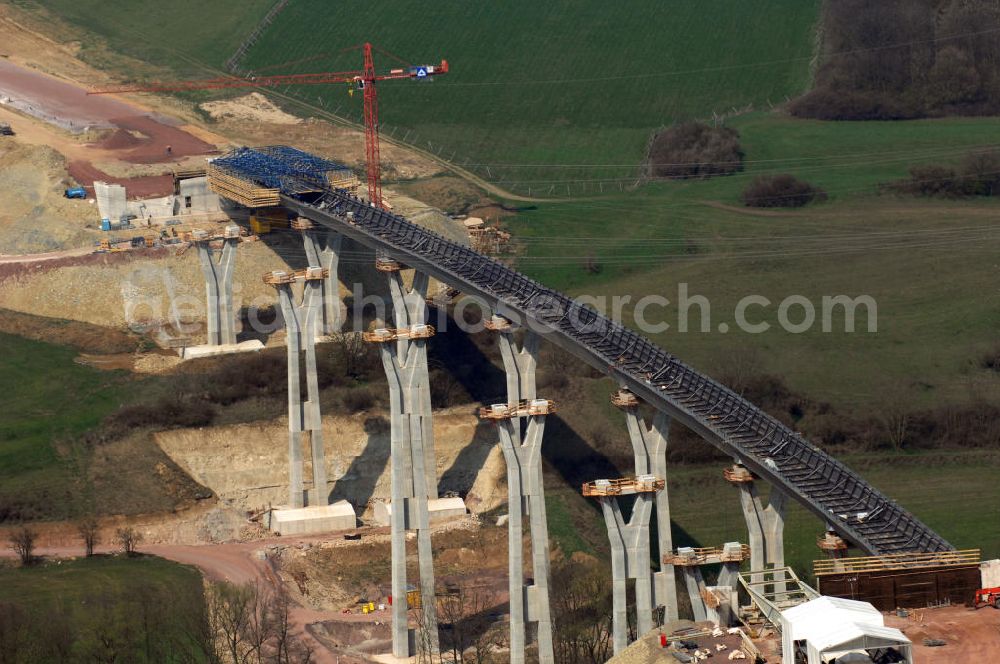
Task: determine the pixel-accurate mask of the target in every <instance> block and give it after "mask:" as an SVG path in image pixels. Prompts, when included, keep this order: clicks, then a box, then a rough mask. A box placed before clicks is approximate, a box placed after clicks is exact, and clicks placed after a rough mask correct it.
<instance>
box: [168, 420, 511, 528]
mask: <svg viewBox="0 0 1000 664" xmlns="http://www.w3.org/2000/svg"><path fill="white" fill-rule="evenodd" d="M386 416H387V414H386V413H382V412H364V413H358V414H357V415H350V416H340V415H332V416H327V417H324V418H323V442H324V447H325V452H326V464H327V468H326V472H327V477H328V478H329V484H328V486H329V492H330V497H331V498H332V499H333V500H341V499H343V500H347V501H349V502H350V503H351V504H353V505H354V507H355V509H356V510H357V512H358V514H359V515H362V516H370V515H371V511H370V510H371V503H372V501H375V500H388V499H389V488H390V487H389V484H390V477H389V422H388V419H387V417H386ZM434 436H435V440H434V443H435V448H434V449H435V453H436V456H437V476H438V480H439V486H440V491H441V492H442V493H443V492H446V491H456V492H459V493H460V494H462V495H464V496H466V503H467V505H468V506H469V508H470V509H472V510H474V511H484V510H488V509H492V508H493V507H495V506H497V505H498V504H499V503H500V502H501V497H503V496H505V492H506V480H505V471H504V465H503V460H502V455H501V454H500V451H499V447H498V445H497V444H496V443H497V438H496V432H495V431H494V429H493V427H487V426H484V425H482V424H481V423H480V421H479V420H478V418H477V417H476V416H475V415H474V414H473V413H472V412H471V410H470V409H469V408H466V407H463V408H458V409H450V410H442V411H437V412H435V413H434ZM155 438H156V442H157V443H158V444H159V446H160V448H161V449H162V450H163V451H164V452H165V453H166V454H167V455H168V456H169V457H170V458H171V459H173V460H174V462H176V463H177V464H178V465H179V466H180V467H181V468H183V469H184V470H185V471H187V473H189V474H190V475H191V477H192V478H194V479H195V480H196V481H197V482H199V483H200V484H203V485H205V486H207V487H209V488H210V489H212V491H214V492H215V493H216V495H218V496H219V498H220V499H221V500H222V501H224V502H226V503H227V504H230V505H232V506H234V507H238V508H240V509H246V510H254V509H258V508H261V507H266V506H267V505H269V504H270V505H275V506H277V505H282V504H285V503H286V502H287V501H288V428H287V420H285V419H284V418H282V419H280V420H274V421H271V422H258V423H253V424H237V425H229V426H221V427H212V428H206V429H181V430H175V431H164V432H161V433H157V434H156V435H155ZM304 458H305V459H306V469H305V476H306V477H310V476H311V472H312V471H311V468H310V465H309V464H310V462H309V454H308V453H306V454H304Z"/></svg>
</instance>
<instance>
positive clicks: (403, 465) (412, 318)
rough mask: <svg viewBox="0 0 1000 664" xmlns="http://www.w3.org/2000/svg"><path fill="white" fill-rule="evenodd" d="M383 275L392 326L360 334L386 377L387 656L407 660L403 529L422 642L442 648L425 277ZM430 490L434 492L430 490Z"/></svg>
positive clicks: (410, 643)
mask: <svg viewBox="0 0 1000 664" xmlns="http://www.w3.org/2000/svg"><path fill="white" fill-rule="evenodd" d="M380 269H382V270H383V271H387V272H389V288H390V291H391V293H392V296H393V306H394V313H395V318H396V321H397V325H398V324H399V323H403V326H400V327H397V329H387V328H379V329H376V330H374V331H373V332H366V333H365V334H364V339H365V340H366V341H369V342H372V343H378V344H379V351H380V354H381V356H382V364H383V366H384V367H385V374H386V377H387V378H388V381H389V410H390V417H391V422H392V430H391V434H390V455H391V467H392V490H391V501H392V502H391V513H390V519H391V521H390V525H391V533H392V535H391V539H392V600H393V601H392V653H393V655H394V656H395V657H400V658H405V657H411V656H413V655H415V654H416V652H414V650H415V649H416V647H417V644H416V636H417V635H416V634H412V637H413V638H411V630H410V629H409V626H408V623H407V615H408V614H407V579H406V531H407V530H415V531H416V534H417V559H418V565H419V569H420V592H421V607H422V610H423V616H422V620H421V621H420V623H421V627H422V633H421V634H420V639H421V642H420V647H421V648H422V649H426V650H429V651H430V653H429V654H433V653H437V652H439V650H440V647H439V641H438V629H437V606H436V602H435V594H434V562H433V557H432V552H431V531H430V517H429V513H428V508H427V501H428V497H429V494H430V492H431V485H432V483H433V484H434V485H436V481H435V480H434V477H435V470H434V466H433V463H434V456H433V448H432V449H431V454H430V456H429V459H430V463H431V467H430V468H429V469H428V468H427V463H428V455H427V454H426V450H425V448H424V445H425V439H424V436H425V432H426V431H428V430H429V429H430V428H431V425H432V423H431V418H430V398H429V392H428V391H426V390H425V388H426V387H427V385H426V383H427V346H426V341H427V339H428V338H430V337H431V336H433V335H434V328H433V327H432V326H430V325H427V324H426V323H425V322H424V320H425V318H424V316H425V312H426V304H425V298H426V296H427V276H426V275H423V274H420V273H417V274H415V275H414V278H413V288H412V289H411V290H410V292H409V293H406V292H405V290H404V288H403V284H402V280H401V279H400V276H399V272H398V266H397V267H396V269H395V270H391V271H390V270H385V269H383V268H380ZM435 493H436V491H435Z"/></svg>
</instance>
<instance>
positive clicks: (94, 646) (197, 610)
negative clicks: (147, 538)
mask: <svg viewBox="0 0 1000 664" xmlns="http://www.w3.org/2000/svg"><path fill="white" fill-rule="evenodd" d="M4 604H7V605H11V606H13V607H15V608H16V611H17V612H18V613H17V614H13V613H12V612H11V611H10V610H8V609H5V610H4V611H3V613H2V615H0V625H2V626H3V627H5V628H7V629H5V631H4V634H5V637H6V640H5V642H4V647H5V653H6V654H7V655H8V656H9V660H5V661H10V662H13V663H20V662H43V661H48V662H51V661H61V662H93V661H103V662H107V661H130V662H148V663H149V664H153V663H154V662H155V663H161V662H163V663H165V662H201V661H208V659H207V658H206V657H205V656H204V650H203V649H201V647H200V645H199V640H204V639H205V638H206V637H205V634H206V632H205V630H204V627H203V624H204V612H205V608H204V598H203V594H202V578H201V574H200V573H199V572H198V570H196V569H195V568H193V567H188V566H186V565H178V564H177V563H172V562H169V561H166V560H163V559H162V558H156V557H153V556H141V557H138V558H121V557H111V556H97V557H94V558H78V559H74V560H64V561H59V562H44V563H41V564H37V565H34V566H31V567H27V568H15V567H10V566H6V567H0V606H2V605H4Z"/></svg>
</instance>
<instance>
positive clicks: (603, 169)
mask: <svg viewBox="0 0 1000 664" xmlns="http://www.w3.org/2000/svg"><path fill="white" fill-rule="evenodd" d="M818 4H819V3H818V2H817V1H815V0H809V1H807V2H803V1H802V0H797V1H796V0H771V2H768V3H766V6H765V7H762V6H761V5H760V4H759V3H732V2H726V1H725V0H710V1H709V2H694V1H692V0H670V1H668V2H663V1H649V0H646V1H643V2H639V3H629V4H626V5H609V4H608V3H606V2H600V1H598V0H583V1H581V0H575V1H569V0H558V1H556V2H545V3H539V2H526V1H525V0H517V1H516V2H504V3H477V4H473V5H469V4H467V3H465V4H456V3H426V2H419V1H417V0H404V1H399V2H392V3H375V4H372V3H367V2H360V1H359V0H348V1H346V2H337V3H328V2H323V1H322V0H299V1H297V2H293V3H290V4H289V6H288V8H287V9H286V10H285V11H284V12H283V13H282V14H281V15H280V17H279V18H278V20H277V21H276V22H275V23H274V24H273V25H272V26H271V27H270V28H269V29H268V30H267V32H266V33H265V34H264V36H263V38H262V39H261V40H260V41H259V42H258V43H257V45H256V46H255V47H254V48H253V49H252V50H251V52H250V54H249V57H248V58H247V60H246V65H247V66H248V67H250V68H251V69H258V70H263V69H264V68H268V69H267V71H281V72H306V71H324V70H328V69H332V70H335V71H342V70H345V69H356V68H358V67H359V65H360V53H358V52H353V53H338V51H340V50H341V49H343V48H345V47H349V46H352V45H355V44H359V43H361V42H364V41H370V42H372V43H373V44H375V45H376V46H381V47H382V48H384V49H386V50H388V51H391V52H392V53H395V54H398V55H399V56H401V57H404V58H406V59H407V60H409V61H411V62H413V63H417V64H420V63H434V62H437V61H439V60H440V59H441V58H446V59H447V60H448V61H449V63H450V65H451V67H452V73H450V74H448V75H447V76H446V77H443V78H441V79H440V80H437V81H435V82H434V83H432V84H418V83H414V82H409V81H394V82H388V83H385V84H384V85H382V86H381V87H380V88H379V98H380V109H379V110H380V114H381V120H382V123H383V131H384V132H390V133H394V134H395V136H396V137H404V136H406V135H407V133H409V138H408V139H407V140H408V142H410V143H413V144H415V145H417V146H419V147H422V148H425V149H426V148H427V147H428V142H430V146H431V147H432V149H433V150H434V151H435V152H437V151H438V150H441V152H442V154H443V155H444V156H445V157H450V156H451V155H452V154H454V158H453V159H454V161H455V162H457V163H464V162H469V163H470V164H471V168H473V169H474V170H475V171H476V172H477V173H480V174H481V175H483V176H485V177H490V178H491V179H501V178H502V179H503V180H505V181H510V180H516V181H517V182H519V183H520V184H519V185H517V186H516V189H517V190H518V191H527V187H528V186H529V185H528V182H527V181H532V182H533V183H534V184H533V185H532V187H533V191H535V192H537V191H540V190H542V189H544V190H548V189H549V186H550V185H549V184H548V181H549V180H553V179H558V180H562V179H565V178H566V177H571V178H573V179H575V180H590V179H593V178H605V179H613V180H617V179H618V178H625V179H630V178H633V176H634V174H635V172H636V166H637V164H638V163H639V162H640V161H641V160H642V156H643V150H644V146H645V144H646V141H647V139H648V137H649V135H650V132H651V131H652V130H654V129H655V128H657V127H659V126H661V125H664V124H669V123H670V122H672V121H673V120H675V119H676V118H684V117H689V116H692V115H696V116H704V115H707V114H710V113H711V111H713V110H714V111H717V112H720V113H722V112H725V111H728V110H729V109H730V108H731V107H733V106H739V107H743V106H745V105H747V104H751V103H752V104H755V105H757V106H761V105H767V104H768V102H769V101H771V102H778V101H781V100H783V99H784V98H785V97H786V96H787V95H796V94H798V93H800V92H801V91H802V90H803V89H804V88H805V87H806V85H807V81H808V71H809V59H810V56H811V53H812V43H813V37H812V34H813V30H812V28H813V24H814V23H815V21H816V18H817V6H818ZM282 63H289V64H285V65H282ZM376 65H377V67H379V69H388V68H390V67H393V66H398V63H396V62H395V61H393V60H392V59H391V58H388V57H387V56H384V55H382V54H377V55H376ZM290 92H291V93H292V94H295V95H297V96H299V97H301V98H303V99H306V100H308V101H309V102H312V103H319V104H321V105H322V106H324V107H325V108H328V109H336V108H338V107H340V113H341V114H344V115H347V116H348V117H353V118H355V119H359V118H360V113H361V99H360V95H355V96H354V97H353V98H349V97H348V96H347V94H346V90H345V88H344V86H334V87H316V86H313V87H311V88H310V87H305V88H301V89H299V90H295V89H291V90H290ZM595 164H597V165H599V166H594V165H595ZM553 165H555V166H553ZM561 165H565V166H561ZM581 165H582V166H581ZM487 167H489V170H487ZM563 193H565V192H563Z"/></svg>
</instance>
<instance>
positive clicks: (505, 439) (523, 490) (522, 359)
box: [480, 316, 555, 664]
mask: <svg viewBox="0 0 1000 664" xmlns="http://www.w3.org/2000/svg"><path fill="white" fill-rule="evenodd" d="M486 327H487V329H491V330H494V331H496V332H499V333H500V339H499V341H500V352H501V354H502V356H503V362H504V368H505V369H506V372H507V403H506V404H496V405H493V406H490V407H488V408H483V409H481V410H480V417H482V418H483V419H488V420H492V421H494V422H495V423H496V425H497V429H498V430H499V432H500V445H501V448H502V450H503V455H504V460H505V461H506V463H507V504H508V510H509V514H508V521H507V540H508V548H509V554H508V555H509V559H508V566H509V574H508V580H509V588H510V593H509V595H510V661H511V663H512V664H523V663H524V661H525V651H526V649H527V643H528V636H527V632H528V626H529V624H531V623H534V624H535V625H536V626H537V629H536V639H535V640H536V642H537V645H538V661H539V662H540V663H541V664H551V663H552V662H554V661H555V658H554V654H553V644H552V613H551V609H550V606H549V527H548V520H547V519H546V512H545V490H544V485H543V481H542V434H543V432H544V430H545V417H546V415H548V414H550V413H552V412H554V411H555V406H554V404H553V403H552V402H551V401H548V400H546V399H538V398H537V396H536V385H535V368H536V366H537V364H538V337H537V335H535V334H534V333H533V332H531V331H530V330H525V332H524V340H523V342H522V345H521V347H520V348H518V346H517V341H516V340H515V339H514V332H515V328H514V326H513V325H512V324H511V322H510V321H509V320H507V319H506V318H503V317H502V316H493V318H492V319H491V320H490V321H489V322H488V323H487V324H486ZM522 423H525V424H524V426H523V427H522ZM525 512H527V514H528V517H529V522H528V523H529V531H530V536H531V563H532V573H533V576H534V583H532V584H525V581H524V544H523V520H524V513H525Z"/></svg>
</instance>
